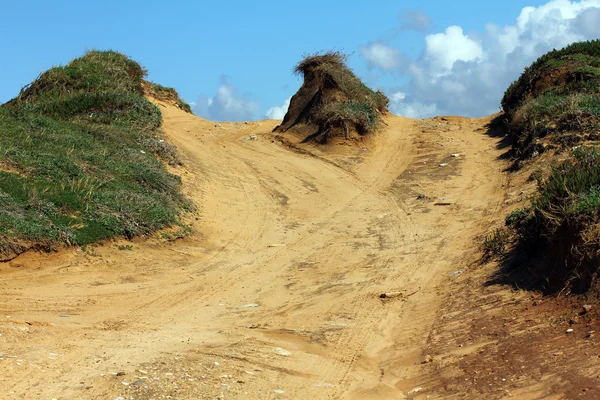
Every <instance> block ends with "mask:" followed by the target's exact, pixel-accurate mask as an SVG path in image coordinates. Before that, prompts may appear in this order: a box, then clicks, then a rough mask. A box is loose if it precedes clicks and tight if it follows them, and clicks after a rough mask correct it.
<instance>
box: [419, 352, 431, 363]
mask: <svg viewBox="0 0 600 400" xmlns="http://www.w3.org/2000/svg"><path fill="white" fill-rule="evenodd" d="M432 362H433V357H432V356H430V355H429V354H428V355H426V356H425V357H423V358H422V359H421V364H429V363H432Z"/></svg>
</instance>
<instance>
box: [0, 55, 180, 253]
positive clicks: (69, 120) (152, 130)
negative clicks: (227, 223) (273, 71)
mask: <svg viewBox="0 0 600 400" xmlns="http://www.w3.org/2000/svg"><path fill="white" fill-rule="evenodd" d="M145 75H146V71H145V70H144V69H143V68H142V67H141V66H140V65H139V64H138V63H137V62H135V61H133V60H131V59H129V58H128V57H126V56H124V55H122V54H120V53H117V52H113V51H90V52H88V53H86V54H85V55H84V56H83V57H81V58H77V59H75V60H73V61H71V62H70V63H69V64H67V65H66V66H59V67H54V68H52V69H50V70H48V71H46V72H44V73H43V74H41V75H40V76H39V77H38V78H37V79H36V80H35V81H33V82H32V83H31V84H29V85H28V86H26V87H25V88H23V90H22V91H21V93H20V94H19V95H18V96H17V97H15V98H14V99H12V100H11V101H9V102H8V103H6V104H4V105H1V106H0V259H1V258H8V257H10V256H11V255H13V256H14V255H15V254H19V253H20V252H22V251H24V250H26V249H28V248H31V247H41V248H53V247H55V246H57V245H63V244H64V245H84V244H88V243H93V242H96V241H99V240H102V239H106V238H110V237H114V236H125V237H127V238H132V237H134V236H137V235H144V234H148V233H150V232H153V231H156V230H158V229H160V228H162V227H165V226H167V225H171V224H178V223H179V216H180V214H181V213H182V211H183V210H185V209H186V208H187V207H188V206H189V205H188V203H187V202H186V200H185V199H184V198H183V196H182V195H181V193H180V178H179V177H178V176H176V175H173V174H171V173H169V172H168V171H167V169H166V167H165V162H166V163H170V164H177V163H178V159H177V154H176V152H175V150H174V148H173V147H172V146H170V145H168V144H167V143H166V142H165V140H164V139H163V138H162V136H161V122H162V117H161V113H160V110H159V109H158V108H157V107H156V106H154V105H153V104H152V103H150V102H149V101H148V100H147V99H146V98H145V97H144V91H143V84H145V83H144V80H143V78H144V76H145ZM177 99H178V97H177Z"/></svg>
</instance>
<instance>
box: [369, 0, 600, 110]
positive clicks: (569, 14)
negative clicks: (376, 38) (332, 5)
mask: <svg viewBox="0 0 600 400" xmlns="http://www.w3.org/2000/svg"><path fill="white" fill-rule="evenodd" d="M598 38H600V0H581V1H570V0H551V1H549V2H548V3H546V4H544V5H542V6H539V7H525V8H523V9H522V10H521V12H520V14H519V15H518V16H516V19H515V22H514V23H513V24H511V25H507V26H497V25H494V24H488V25H487V26H486V28H485V31H484V32H476V33H469V34H466V33H465V32H464V31H463V29H462V28H461V27H459V26H451V27H448V28H447V29H445V30H444V31H443V32H441V33H434V34H430V35H427V36H426V37H425V48H424V50H423V52H422V54H421V56H420V57H419V58H418V59H412V60H409V61H408V62H406V63H400V64H399V65H397V66H395V67H393V68H392V69H389V68H388V70H390V71H397V72H399V73H400V74H402V75H403V76H405V77H406V78H408V80H409V83H408V84H407V85H406V87H404V88H403V90H402V92H403V94H404V96H405V97H404V98H399V97H398V98H396V95H397V92H392V93H391V95H390V100H391V104H390V110H392V112H395V113H398V114H402V115H406V116H421V117H423V116H432V115H434V114H455V115H457V114H458V115H466V116H481V115H487V114H491V113H494V112H496V111H498V109H499V105H500V100H501V98H502V94H503V93H504V91H505V90H506V88H507V87H508V86H509V84H510V83H511V82H512V81H513V80H515V79H517V78H518V77H519V75H520V74H521V73H522V72H523V69H524V68H525V67H526V66H528V65H530V64H531V63H532V62H533V61H535V59H537V58H538V57H539V56H541V55H543V54H544V53H546V52H548V51H550V50H552V49H554V48H556V49H558V48H561V47H564V46H566V45H568V44H570V43H573V42H576V41H582V40H589V39H598ZM388 49H389V50H387V51H388V53H390V54H395V57H396V59H405V58H404V57H405V56H404V55H402V54H400V55H397V53H394V52H393V50H396V51H400V50H398V49H393V48H388ZM361 54H363V53H362V51H361ZM363 57H364V58H365V59H366V60H367V62H368V63H369V65H372V64H373V59H371V58H368V57H365V54H363Z"/></svg>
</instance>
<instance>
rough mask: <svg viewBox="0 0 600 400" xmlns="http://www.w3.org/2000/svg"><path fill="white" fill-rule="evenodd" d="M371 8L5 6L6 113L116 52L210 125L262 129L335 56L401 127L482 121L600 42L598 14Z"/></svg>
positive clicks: (594, 6)
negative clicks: (79, 64)
mask: <svg viewBox="0 0 600 400" xmlns="http://www.w3.org/2000/svg"><path fill="white" fill-rule="evenodd" d="M373 3H375V2H371V3H369V2H365V1H353V0H348V1H323V0H321V1H314V0H306V1H304V2H301V3H292V2H284V1H281V0H279V1H259V2H248V1H219V2H199V1H179V2H172V3H168V2H164V1H160V2H159V1H149V0H146V1H124V0H121V1H112V0H109V1H102V2H82V1H52V2H49V1H28V2H24V1H23V2H5V4H3V6H2V11H1V14H0V51H1V54H3V55H4V56H3V61H2V62H1V63H0V76H1V77H2V79H1V80H0V103H1V102H5V101H7V100H9V99H10V98H12V97H14V96H15V95H16V94H17V93H18V91H19V89H20V88H21V87H22V86H23V85H25V84H27V83H29V82H30V81H31V80H33V79H34V78H35V77H36V76H37V75H38V74H39V73H40V72H41V71H43V70H46V69H48V68H50V67H51V66H53V65H59V64H66V63H67V62H69V61H70V60H71V59H73V58H75V57H78V56H80V55H82V54H83V53H84V52H85V51H86V50H88V49H113V50H117V51H120V52H123V53H125V54H127V55H129V56H130V57H132V58H133V59H135V60H136V61H139V62H140V63H141V64H142V65H144V66H145V67H146V68H147V69H148V70H149V72H150V74H149V79H150V80H152V81H155V82H158V83H160V84H163V85H166V86H173V87H175V88H176V89H177V90H178V92H179V93H180V95H181V96H182V98H183V99H184V100H186V101H188V102H192V103H195V104H196V112H197V113H199V114H201V115H203V116H206V117H209V118H211V119H215V120H218V119H220V120H223V119H230V120H236V119H238V120H239V119H256V118H263V117H264V116H265V113H266V112H267V111H268V110H269V109H270V108H271V107H273V106H280V107H283V106H284V102H285V100H286V99H287V98H289V97H290V96H291V95H292V94H294V92H295V91H296V90H297V89H298V87H299V86H300V84H301V79H300V78H299V77H296V76H294V75H292V73H291V71H292V68H293V66H294V65H295V64H296V63H297V62H298V61H299V60H300V59H301V57H302V55H303V54H306V53H312V52H316V51H320V50H328V49H337V50H341V51H344V52H345V53H349V54H352V55H351V57H350V58H349V64H350V66H351V68H353V69H354V71H355V72H356V73H357V75H359V76H360V77H361V78H363V79H364V80H365V82H367V84H369V85H370V86H372V87H376V88H380V89H382V90H384V91H385V92H386V93H387V94H388V95H389V96H390V97H391V98H392V111H394V112H396V113H399V114H404V115H408V116H413V117H424V116H430V115H433V114H436V113H461V114H463V115H478V114H480V115H483V114H485V113H489V112H490V111H491V112H493V111H494V107H495V108H496V109H497V104H498V102H499V100H500V96H501V89H502V87H501V85H506V83H507V82H510V81H511V80H513V79H515V78H517V77H518V74H519V72H520V71H522V69H523V67H524V66H525V65H526V64H527V63H529V62H531V61H532V60H533V59H535V58H536V57H537V56H539V55H541V54H542V53H543V52H545V51H547V50H549V49H551V48H553V47H561V46H563V45H565V44H568V42H570V41H575V40H583V39H595V38H598V37H600V31H598V29H599V28H598V27H597V25H598V24H597V23H596V22H595V21H598V19H597V18H596V17H600V0H581V1H568V0H545V1H538V0H529V1H515V0H505V1H502V2H483V1H480V0H479V1H466V0H465V1H458V0H457V1H453V2H447V1H427V2H423V1H414V0H409V1H402V2H400V1H397V0H396V1H390V0H381V1H378V2H376V5H372V4H373ZM526 7H530V8H526ZM524 9H525V14H526V15H525V17H523V15H524ZM527 10H529V11H527ZM586 21H587V22H586ZM490 24H492V25H490ZM451 27H452V28H451ZM507 42H510V43H509V44H508V45H507ZM498 63H500V64H502V65H500V66H497V65H496V64H498ZM440 65H441V66H444V67H443V68H441V67H440ZM492 77H496V78H495V79H493V80H494V81H497V82H494V83H493V84H490V83H489V82H486V80H490V79H492ZM477 85H479V86H477ZM478 88H480V89H481V91H482V92H484V91H485V92H486V94H485V95H482V94H481V93H478ZM455 96H461V97H460V100H459V101H457V100H456V98H455ZM466 96H469V97H468V98H467V97H466ZM482 102H483V103H485V106H484V105H483V104H482ZM493 104H495V106H494V107H492V105H493ZM283 108H284V107H283ZM283 111H284V109H283V110H278V109H272V110H271V112H270V113H269V115H271V116H274V117H280V116H281V113H282V112H283Z"/></svg>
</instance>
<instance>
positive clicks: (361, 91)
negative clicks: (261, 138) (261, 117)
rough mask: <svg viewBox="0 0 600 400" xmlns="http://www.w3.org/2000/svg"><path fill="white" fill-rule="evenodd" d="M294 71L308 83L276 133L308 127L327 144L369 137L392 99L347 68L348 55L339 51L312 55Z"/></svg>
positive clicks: (299, 93) (294, 100) (300, 90)
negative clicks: (333, 139)
mask: <svg viewBox="0 0 600 400" xmlns="http://www.w3.org/2000/svg"><path fill="white" fill-rule="evenodd" d="M294 71H295V73H297V74H300V75H302V76H303V78H304V83H303V85H302V87H301V88H300V89H299V90H298V92H297V93H296V94H295V95H294V96H293V97H292V99H291V101H290V106H289V109H288V112H287V114H286V115H285V117H284V119H283V122H282V124H281V125H279V126H278V127H277V128H275V130H276V131H279V132H285V131H287V130H288V129H290V128H292V127H296V126H308V127H310V128H313V129H312V130H313V131H315V132H312V135H313V137H314V138H315V139H317V140H318V141H320V142H326V141H327V140H328V139H330V138H331V137H334V136H342V135H343V136H345V137H350V135H351V134H352V133H357V134H358V135H366V134H369V133H371V132H373V131H375V130H376V129H377V127H378V124H379V123H380V122H381V115H382V113H385V112H386V111H387V106H388V103H389V100H388V98H387V97H386V96H385V95H384V94H383V93H381V92H379V91H377V92H374V91H373V90H371V89H369V88H368V87H367V86H366V85H365V84H364V83H363V82H362V81H361V80H360V79H359V78H357V77H356V75H354V73H353V72H352V71H351V70H350V69H349V68H348V67H347V66H346V56H344V55H343V54H341V53H337V52H329V53H325V54H314V55H310V56H307V57H305V58H304V59H303V60H302V61H301V62H300V63H298V65H296V67H295V69H294Z"/></svg>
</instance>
